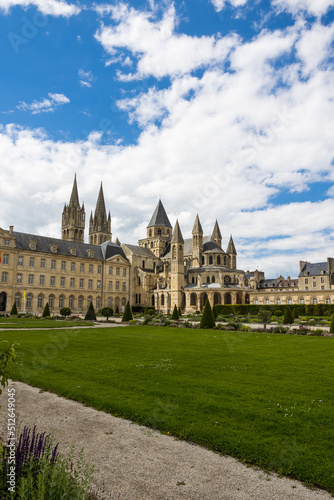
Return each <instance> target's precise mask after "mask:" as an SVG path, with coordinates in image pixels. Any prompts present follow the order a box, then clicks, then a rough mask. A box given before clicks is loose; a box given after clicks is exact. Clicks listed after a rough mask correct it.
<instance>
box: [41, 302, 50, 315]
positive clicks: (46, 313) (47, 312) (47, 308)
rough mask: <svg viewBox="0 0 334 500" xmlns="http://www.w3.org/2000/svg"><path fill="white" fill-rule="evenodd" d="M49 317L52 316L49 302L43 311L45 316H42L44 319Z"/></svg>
mask: <svg viewBox="0 0 334 500" xmlns="http://www.w3.org/2000/svg"><path fill="white" fill-rule="evenodd" d="M48 316H51V314H50V307H49V302H47V303H46V304H45V307H44V311H43V314H42V318H46V317H48Z"/></svg>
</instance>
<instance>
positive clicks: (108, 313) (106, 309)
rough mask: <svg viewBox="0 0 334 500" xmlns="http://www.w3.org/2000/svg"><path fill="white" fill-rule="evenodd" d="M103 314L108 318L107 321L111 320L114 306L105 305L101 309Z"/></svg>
mask: <svg viewBox="0 0 334 500" xmlns="http://www.w3.org/2000/svg"><path fill="white" fill-rule="evenodd" d="M101 314H102V316H104V317H105V318H107V321H108V320H109V318H110V316H112V315H113V314H114V310H113V308H112V307H104V308H103V309H102V310H101Z"/></svg>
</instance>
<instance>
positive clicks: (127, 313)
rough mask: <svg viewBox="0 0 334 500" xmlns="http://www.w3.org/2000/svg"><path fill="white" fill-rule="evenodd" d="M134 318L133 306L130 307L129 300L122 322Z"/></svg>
mask: <svg viewBox="0 0 334 500" xmlns="http://www.w3.org/2000/svg"><path fill="white" fill-rule="evenodd" d="M132 319H133V317H132V312H131V307H130V304H129V301H128V302H127V304H126V306H125V309H124V313H123V317H122V323H123V322H124V321H130V320H132Z"/></svg>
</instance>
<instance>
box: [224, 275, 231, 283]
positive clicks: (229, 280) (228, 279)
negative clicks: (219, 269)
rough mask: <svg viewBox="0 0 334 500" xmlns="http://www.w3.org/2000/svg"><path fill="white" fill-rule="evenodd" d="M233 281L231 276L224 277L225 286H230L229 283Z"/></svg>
mask: <svg viewBox="0 0 334 500" xmlns="http://www.w3.org/2000/svg"><path fill="white" fill-rule="evenodd" d="M231 281H232V279H231V276H224V283H225V285H228V284H229V283H231Z"/></svg>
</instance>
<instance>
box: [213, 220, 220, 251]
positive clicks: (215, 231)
mask: <svg viewBox="0 0 334 500" xmlns="http://www.w3.org/2000/svg"><path fill="white" fill-rule="evenodd" d="M212 239H213V241H214V242H215V243H217V245H219V246H220V248H221V246H222V235H221V232H220V229H219V225H218V221H217V220H216V223H215V227H214V228H213V232H212Z"/></svg>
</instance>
